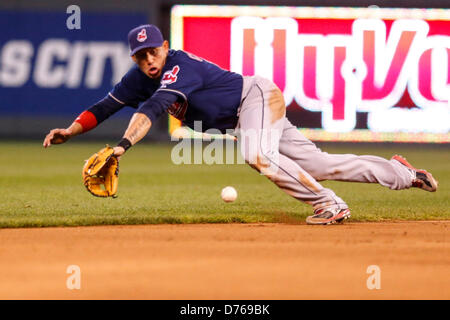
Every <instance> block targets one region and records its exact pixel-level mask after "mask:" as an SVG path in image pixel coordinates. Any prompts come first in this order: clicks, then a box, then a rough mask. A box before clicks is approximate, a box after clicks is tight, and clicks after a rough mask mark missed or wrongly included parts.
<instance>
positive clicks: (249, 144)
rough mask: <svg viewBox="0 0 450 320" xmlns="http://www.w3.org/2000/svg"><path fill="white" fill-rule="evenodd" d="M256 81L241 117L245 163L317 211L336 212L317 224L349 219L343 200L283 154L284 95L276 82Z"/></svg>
mask: <svg viewBox="0 0 450 320" xmlns="http://www.w3.org/2000/svg"><path fill="white" fill-rule="evenodd" d="M253 80H254V81H255V82H254V83H253V86H251V89H250V90H249V91H248V94H247V95H246V97H245V100H244V103H243V105H242V107H241V110H240V116H239V141H240V145H241V152H242V155H243V157H244V159H245V160H246V161H247V162H248V163H249V164H250V165H251V166H252V167H253V168H255V169H256V170H258V171H259V172H261V173H262V174H264V175H266V176H267V177H268V178H269V179H270V180H271V181H272V182H274V183H275V184H276V185H277V186H278V187H280V188H281V189H282V190H283V191H285V192H286V193H287V194H289V195H291V196H292V197H294V198H296V199H298V200H301V201H303V202H306V203H308V204H310V205H312V206H313V207H314V209H315V210H321V209H323V208H328V209H329V210H334V211H333V212H334V213H333V215H332V216H329V212H330V211H329V212H328V214H327V215H325V214H324V219H322V220H320V221H319V220H317V222H320V224H324V223H328V222H335V221H336V220H342V219H344V218H347V217H348V216H349V215H350V212H349V210H348V207H347V205H346V204H345V202H344V201H343V200H342V199H341V198H339V197H338V196H336V194H335V193H334V192H333V191H332V190H330V189H327V188H324V187H323V186H322V185H320V184H319V183H318V182H317V181H316V180H315V179H314V178H313V177H312V176H311V175H310V174H309V173H308V172H307V171H305V170H304V169H303V168H302V167H301V166H299V165H298V163H296V162H295V161H293V160H292V159H290V158H289V157H287V156H285V155H283V154H280V153H279V141H280V138H281V136H282V134H283V130H284V125H285V109H286V107H285V104H284V99H283V95H282V93H281V91H280V90H279V89H278V88H277V87H276V86H275V85H274V84H273V83H272V82H270V81H268V80H265V79H263V78H259V77H256V78H255V79H253ZM246 81H248V79H247V80H246ZM345 210H346V211H345ZM338 214H341V215H340V216H337V215H338Z"/></svg>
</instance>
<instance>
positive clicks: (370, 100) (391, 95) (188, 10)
mask: <svg viewBox="0 0 450 320" xmlns="http://www.w3.org/2000/svg"><path fill="white" fill-rule="evenodd" d="M171 23H172V24H171V46H172V48H174V49H182V50H185V51H188V52H191V53H193V54H196V55H198V56H200V57H203V58H205V59H207V60H210V61H212V62H214V63H216V64H218V65H219V66H221V67H222V68H225V69H228V70H231V71H234V72H238V73H241V74H243V75H255V74H257V75H261V76H264V77H266V78H268V79H271V80H272V81H274V82H275V83H276V84H277V85H278V87H279V88H280V89H281V90H282V91H283V94H284V98H285V101H286V106H287V117H288V118H289V119H290V120H291V122H293V123H294V124H295V125H296V126H297V127H299V129H300V130H301V131H302V132H303V133H304V134H305V135H306V136H307V137H309V138H310V139H313V140H322V141H326V140H331V141H333V140H341V141H397V142H440V143H445V142H450V138H449V134H448V132H449V129H450V105H449V99H450V71H449V70H450V10H447V9H396V8H391V9H381V8H316V7H245V6H175V7H173V9H172V18H171ZM178 126H180V123H179V122H177V121H176V120H174V119H171V120H170V130H171V132H173V130H175V129H176V128H177V127H178Z"/></svg>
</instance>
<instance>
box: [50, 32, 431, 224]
mask: <svg viewBox="0 0 450 320" xmlns="http://www.w3.org/2000/svg"><path fill="white" fill-rule="evenodd" d="M128 42H129V46H130V50H131V53H130V55H131V58H132V59H133V61H134V62H135V65H134V66H133V67H132V68H131V69H130V70H129V71H128V73H127V74H126V75H125V76H124V77H123V78H122V80H121V81H120V82H119V83H118V84H116V85H115V86H114V88H113V89H112V91H111V92H109V93H108V94H107V95H106V97H105V98H103V99H102V100H100V101H99V102H97V103H96V104H94V105H93V106H91V107H90V108H88V109H87V110H85V111H84V112H82V113H81V114H80V115H79V116H78V117H77V118H76V119H75V121H74V122H73V123H72V124H71V125H70V126H69V127H68V128H66V129H53V130H51V131H50V132H49V133H48V135H47V136H46V137H45V139H44V142H43V145H44V147H45V148H47V147H49V146H51V145H52V144H60V143H64V142H66V141H67V140H68V139H70V138H72V137H74V136H76V135H79V134H82V133H85V132H87V131H89V130H91V129H93V128H95V127H96V126H98V125H99V124H100V123H102V122H103V121H105V120H106V119H108V117H110V116H111V115H112V114H114V113H115V112H117V111H119V110H120V109H122V108H123V107H125V106H129V107H132V108H135V109H137V110H136V112H135V113H134V115H133V116H132V118H131V120H130V123H129V125H128V128H127V129H126V131H125V134H124V135H123V138H122V140H121V141H120V142H119V143H118V144H117V146H115V147H114V148H108V150H109V151H108V152H109V153H108V154H106V155H105V154H102V155H101V156H103V158H102V157H100V156H99V155H98V154H96V157H94V159H93V160H92V161H90V163H89V165H90V167H89V169H87V170H86V177H89V176H90V174H91V176H92V172H101V170H103V169H99V166H98V164H99V161H100V159H103V160H104V161H107V160H109V159H111V158H114V159H116V160H117V159H118V157H120V156H122V155H123V154H124V153H125V152H126V151H127V150H128V149H129V148H130V147H132V146H134V145H135V144H136V143H138V142H139V141H140V140H141V139H142V138H143V137H144V136H145V135H146V134H147V133H148V131H149V130H150V127H151V126H152V123H153V122H155V121H156V119H157V118H158V117H159V116H161V115H162V114H164V113H165V112H168V113H169V114H171V115H172V116H174V117H175V118H177V119H179V120H181V121H182V122H183V123H184V125H187V126H189V127H191V128H193V124H194V121H201V123H202V129H203V130H204V131H206V130H208V129H211V128H215V129H218V130H220V131H221V132H225V130H227V129H228V130H230V129H234V130H235V132H236V136H237V139H238V141H242V142H245V141H247V143H241V144H240V146H241V153H242V155H243V157H244V159H245V160H246V162H247V163H248V164H249V165H250V166H252V167H253V168H254V169H256V170H257V171H259V172H261V173H262V174H264V175H266V176H267V177H268V178H269V179H270V180H271V181H272V182H273V183H275V184H276V185H277V186H278V187H279V188H281V189H282V190H283V191H285V192H286V193H287V194H289V195H290V196H292V197H294V198H296V199H298V200H300V201H303V202H305V203H307V204H309V205H311V206H312V207H313V210H314V214H313V215H311V216H309V217H307V219H306V222H307V223H308V224H319V225H324V224H331V223H336V222H342V221H344V220H345V219H347V218H349V217H350V210H349V208H348V206H347V204H346V203H345V202H344V200H342V199H341V198H340V197H338V196H337V195H336V194H335V193H334V192H333V191H332V190H330V189H327V188H324V187H323V186H322V185H321V184H320V183H319V182H318V181H322V180H339V181H351V182H366V183H379V184H381V185H383V186H386V187H388V188H390V189H393V190H401V189H407V188H411V187H416V188H421V189H423V190H426V191H431V192H433V191H436V189H437V186H438V183H437V181H436V180H435V179H434V178H433V176H432V175H431V174H430V173H429V172H427V171H425V170H419V169H416V168H414V167H413V166H412V165H410V164H409V163H408V162H407V161H406V160H405V159H404V158H402V157H401V156H398V155H395V156H393V157H392V158H391V159H390V160H387V159H384V158H380V157H377V156H370V155H366V156H357V155H353V154H328V153H326V152H322V151H321V150H320V149H318V148H317V147H316V146H315V145H314V143H312V142H311V141H309V140H308V139H306V138H305V137H304V136H303V135H302V134H301V133H300V132H299V131H298V130H297V128H296V127H295V126H293V125H292V124H291V123H290V122H289V120H288V119H287V118H286V106H285V102H284V99H283V94H282V92H281V91H280V89H279V88H278V87H277V86H276V85H275V84H274V83H273V82H272V81H270V80H268V79H265V78H262V77H259V76H242V75H240V74H237V73H234V72H230V71H227V70H224V69H221V68H220V67H218V66H217V65H215V64H213V63H211V62H209V61H206V60H204V59H202V58H199V57H197V56H194V55H192V54H190V53H188V52H185V51H182V50H172V49H169V43H168V41H167V40H164V38H163V36H162V34H161V32H160V30H159V29H158V28H157V27H156V26H154V25H142V26H139V27H137V28H134V29H133V30H131V31H130V32H129V34H128ZM116 162H117V161H116ZM96 166H97V167H96ZM99 170H100V171H99ZM109 171H111V170H109ZM112 171H114V170H112ZM112 171H111V172H112ZM102 174H103V175H107V174H108V172H103V173H102ZM102 174H100V175H102ZM86 179H88V178H86ZM96 179H98V178H92V179H91V180H90V181H91V182H86V181H87V180H85V184H89V183H92V182H94V184H95V181H97V180H96ZM111 181H112V182H111ZM111 181H109V182H107V183H110V184H114V181H113V180H111ZM107 183H105V185H106V184H107ZM113 193H114V192H113ZM107 195H110V194H107Z"/></svg>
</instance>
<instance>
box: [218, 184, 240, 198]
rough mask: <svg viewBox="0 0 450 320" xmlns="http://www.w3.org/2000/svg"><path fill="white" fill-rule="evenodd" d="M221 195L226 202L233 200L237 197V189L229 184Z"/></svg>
mask: <svg viewBox="0 0 450 320" xmlns="http://www.w3.org/2000/svg"><path fill="white" fill-rule="evenodd" d="M220 196H221V197H222V200H223V201H225V202H233V201H234V200H236V198H237V191H236V189H235V188H233V187H229V186H228V187H225V188H223V189H222V192H221V194H220Z"/></svg>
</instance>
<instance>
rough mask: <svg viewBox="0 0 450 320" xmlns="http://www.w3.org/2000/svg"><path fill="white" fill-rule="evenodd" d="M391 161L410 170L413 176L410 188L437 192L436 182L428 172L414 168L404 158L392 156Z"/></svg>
mask: <svg viewBox="0 0 450 320" xmlns="http://www.w3.org/2000/svg"><path fill="white" fill-rule="evenodd" d="M391 160H397V161H398V162H400V163H401V164H402V165H404V166H405V167H407V168H408V169H409V170H410V172H411V173H412V175H413V181H412V187H415V188H420V189H423V190H426V191H430V192H435V191H436V190H437V187H438V181H437V180H435V179H434V178H433V176H432V175H431V173H429V172H428V171H426V170H423V169H416V168H414V167H413V166H412V165H411V164H410V163H409V162H408V161H406V159H405V158H403V157H402V156H400V155H397V154H396V155H395V156H393V157H392V158H391Z"/></svg>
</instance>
